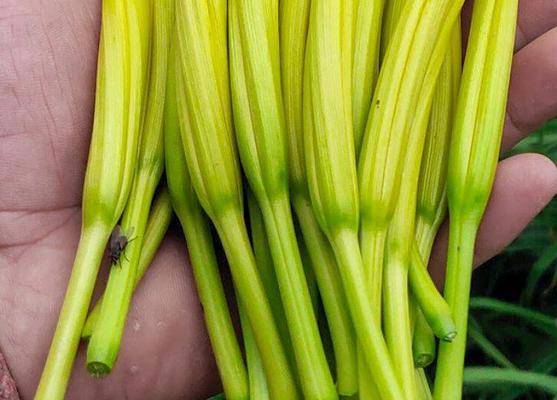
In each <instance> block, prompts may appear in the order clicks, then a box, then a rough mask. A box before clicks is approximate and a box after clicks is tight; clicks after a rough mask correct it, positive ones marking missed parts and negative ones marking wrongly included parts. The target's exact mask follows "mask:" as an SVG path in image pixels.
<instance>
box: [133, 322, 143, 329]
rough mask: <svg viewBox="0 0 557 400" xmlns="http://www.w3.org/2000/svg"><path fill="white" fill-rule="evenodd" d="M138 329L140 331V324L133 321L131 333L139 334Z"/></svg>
mask: <svg viewBox="0 0 557 400" xmlns="http://www.w3.org/2000/svg"><path fill="white" fill-rule="evenodd" d="M140 329H141V324H140V323H139V321H134V323H133V331H134V332H139V330H140Z"/></svg>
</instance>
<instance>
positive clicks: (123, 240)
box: [109, 225, 133, 265]
mask: <svg viewBox="0 0 557 400" xmlns="http://www.w3.org/2000/svg"><path fill="white" fill-rule="evenodd" d="M131 233H133V228H132V229H130V232H128V233H124V232H123V231H122V227H121V226H120V225H116V227H115V228H114V230H113V231H112V235H110V245H109V257H110V263H111V265H117V264H118V262H119V261H120V257H122V255H124V251H125V250H126V247H127V246H128V244H129V243H130V242H131V241H132V240H133V239H131V240H130V238H129V237H130V235H131ZM124 256H125V255H124Z"/></svg>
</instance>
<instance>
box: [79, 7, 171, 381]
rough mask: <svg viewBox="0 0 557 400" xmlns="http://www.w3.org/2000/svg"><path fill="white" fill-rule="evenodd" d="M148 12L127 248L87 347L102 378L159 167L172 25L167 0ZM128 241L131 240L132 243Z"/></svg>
mask: <svg viewBox="0 0 557 400" xmlns="http://www.w3.org/2000/svg"><path fill="white" fill-rule="evenodd" d="M139 3H141V4H139ZM139 3H138V5H137V6H136V7H137V9H138V11H137V12H138V14H139V13H140V12H141V11H140V10H141V8H142V7H143V8H144V10H143V12H145V13H146V15H149V14H148V13H147V10H150V8H151V5H150V3H149V2H146V3H142V2H139ZM132 8H133V7H132ZM152 11H153V17H152V20H153V27H154V29H153V30H154V38H153V43H152V57H151V62H152V64H151V68H150V84H149V91H148V95H146V98H147V103H146V104H147V106H146V109H145V114H144V122H143V126H142V135H141V144H140V153H139V157H138V162H137V167H136V170H135V176H134V180H133V186H132V190H131V193H130V196H129V199H128V203H127V206H126V209H125V210H124V214H123V217H122V229H123V232H125V233H126V234H127V235H130V237H129V238H128V244H127V246H126V247H124V249H123V250H122V255H121V258H120V260H119V261H118V264H119V266H113V268H112V269H111V271H110V275H109V278H108V283H107V286H106V290H105V294H104V301H103V302H102V304H101V311H100V315H99V319H98V320H97V323H96V325H95V328H94V329H93V334H92V335H91V338H90V340H89V345H88V347H87V368H88V370H89V372H90V373H91V374H92V375H93V376H104V375H106V374H107V373H109V372H110V371H111V370H112V368H113V366H114V363H115V362H116V359H117V357H118V353H119V350H120V343H121V340H122V335H123V333H124V327H125V323H126V318H127V314H128V309H129V305H130V302H131V298H132V294H133V289H134V288H135V282H136V276H137V275H138V274H137V267H138V263H139V257H140V254H141V246H142V244H143V236H144V234H145V228H146V225H147V220H148V217H149V210H150V208H151V202H152V200H153V196H154V193H155V190H156V187H157V185H158V182H159V180H160V177H161V175H162V172H163V168H164V147H163V129H162V125H163V113H164V98H165V92H166V78H167V71H168V50H169V43H170V32H171V27H172V24H173V19H172V18H173V2H171V1H170V0H164V1H159V2H157V3H156V4H155V5H154V6H153V10H152ZM144 18H148V19H146V20H145V19H143V20H141V21H140V22H141V23H148V22H149V21H150V18H149V17H145V16H144ZM141 44H143V43H141ZM135 100H136V99H135V98H134V101H135ZM131 235H133V237H131ZM134 238H135V239H136V240H133V239H134Z"/></svg>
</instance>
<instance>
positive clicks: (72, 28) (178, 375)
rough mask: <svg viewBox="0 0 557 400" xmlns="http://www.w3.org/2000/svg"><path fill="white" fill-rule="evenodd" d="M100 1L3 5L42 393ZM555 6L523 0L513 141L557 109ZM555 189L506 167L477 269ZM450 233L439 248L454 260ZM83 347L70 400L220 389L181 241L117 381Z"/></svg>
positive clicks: (14, 312)
mask: <svg viewBox="0 0 557 400" xmlns="http://www.w3.org/2000/svg"><path fill="white" fill-rule="evenodd" d="M99 21H100V1H91V0H58V1H52V2H44V1H41V0H2V4H1V5H0V349H1V350H2V352H3V353H4V356H5V357H6V360H7V363H8V365H9V367H10V369H11V372H12V374H13V376H14V378H15V380H16V382H17V384H18V388H19V390H20V394H21V396H22V397H23V398H32V396H33V394H34V391H35V388H36V386H37V384H38V380H39V377H40V373H41V371H42V366H43V363H44V361H45V358H46V354H47V351H48V346H49V344H50V340H51V336H52V334H53V331H54V327H55V324H56V321H57V318H58V312H59V308H60V305H61V302H62V300H63V296H64V292H65V289H66V285H67V281H68V278H69V274H70V270H71V265H72V262H73V257H74V253H75V249H76V246H77V241H78V238H79V230H80V222H81V221H80V218H81V215H80V201H81V189H82V181H83V175H84V171H85V165H86V161H87V152H88V146H89V137H90V130H91V123H92V114H93V100H94V86H95V68H96V53H97V41H98V30H99V26H100V24H99ZM556 27H557V4H556V2H555V1H553V0H523V1H522V2H521V16H520V21H519V30H518V38H517V54H516V57H515V66H514V71H513V78H512V85H511V98H510V101H509V113H508V118H507V127H506V136H505V146H506V147H509V146H511V145H512V144H514V143H516V141H518V140H519V139H520V138H522V137H523V136H524V135H525V134H526V133H528V132H531V131H532V130H533V129H535V128H536V127H537V126H539V125H541V124H542V123H544V122H545V121H546V120H547V119H549V118H551V117H553V116H555V115H556V114H557V28H556ZM556 193H557V169H556V168H555V166H554V164H553V163H552V162H551V161H549V160H547V159H546V158H544V157H542V156H539V155H521V156H516V157H513V158H511V159H508V160H505V161H503V162H502V163H501V165H500V168H499V171H498V175H497V181H496V186H495V190H494V194H493V198H492V202H491V204H490V207H489V210H488V213H487V215H486V218H485V221H484V224H483V227H482V230H481V233H480V238H479V242H478V249H477V255H478V259H477V261H478V263H480V262H482V261H484V260H486V259H487V258H489V257H491V256H493V255H494V254H496V253H497V252H498V251H500V250H501V249H502V248H503V247H504V246H505V245H506V244H508V243H509V242H510V241H511V240H512V239H513V238H514V237H515V236H516V235H517V234H518V233H519V232H520V231H521V230H522V229H523V227H524V226H525V225H526V224H527V223H528V222H529V221H530V220H531V219H532V218H533V217H534V216H535V215H536V214H537V213H538V212H539V211H540V210H541V209H542V208H543V207H544V206H545V205H546V204H547V202H548V201H549V200H550V199H551V198H552V197H553V196H554V195H555V194H556ZM443 243H444V239H443V237H442V238H441V240H440V241H439V243H438V246H437V249H436V251H435V253H434V260H435V261H436V262H434V265H433V266H432V267H433V268H434V271H435V273H436V274H437V276H438V277H439V276H440V274H441V272H440V271H441V266H442V264H443V262H442V259H443V256H442V254H443V252H444V250H443V247H444V245H443ZM84 362H85V361H84V352H83V351H80V353H79V356H78V359H77V361H76V363H77V364H76V368H75V370H74V375H73V376H72V379H71V383H70V387H69V389H68V397H67V398H68V399H83V400H87V399H114V398H129V399H140V398H147V399H154V398H156V399H200V398H204V397H206V396H208V395H209V394H211V393H214V392H215V391H216V390H218V379H217V376H216V368H215V366H214V361H213V359H212V356H211V351H210V346H209V342H208V339H207V337H206V333H205V330H204V327H203V319H202V311H201V307H200V306H199V304H198V301H197V297H196V293H195V285H194V282H193V279H192V276H191V272H190V268H189V266H188V262H187V257H186V252H185V248H184V246H183V244H182V243H181V240H178V239H177V238H176V237H175V235H174V234H173V233H170V234H169V235H168V237H167V238H166V239H165V241H164V243H163V245H162V247H161V249H160V251H159V253H158V255H157V257H156V259H155V261H154V265H153V266H152V268H151V269H150V271H149V272H148V273H147V275H146V277H145V279H144V280H143V282H142V283H141V284H140V286H139V287H138V290H137V292H136V295H135V296H134V300H133V305H132V308H131V311H130V315H129V318H128V324H127V330H126V334H125V338H124V341H123V344H122V352H121V355H120V358H119V360H118V363H117V365H116V367H115V369H114V371H113V373H112V375H111V376H110V377H108V378H106V379H104V380H100V381H98V380H94V379H92V378H90V377H89V376H88V375H87V373H86V371H85V368H84Z"/></svg>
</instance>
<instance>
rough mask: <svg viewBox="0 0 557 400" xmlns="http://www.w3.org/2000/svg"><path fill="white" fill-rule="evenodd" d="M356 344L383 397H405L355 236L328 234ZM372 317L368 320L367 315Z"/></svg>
mask: <svg viewBox="0 0 557 400" xmlns="http://www.w3.org/2000/svg"><path fill="white" fill-rule="evenodd" d="M331 243H332V245H333V249H334V251H335V256H336V258H337V261H338V264H339V269H340V272H341V274H340V275H341V278H342V282H343V285H344V291H345V293H346V297H347V300H348V305H349V307H350V312H351V314H352V320H353V323H354V329H355V330H356V334H357V335H358V343H359V345H360V348H361V351H362V352H363V353H364V357H365V361H366V362H367V366H368V368H369V370H370V371H373V374H374V375H373V379H374V381H375V382H376V384H377V389H378V390H379V393H380V395H381V398H382V399H385V400H390V399H392V400H394V399H403V398H405V397H404V395H403V394H402V392H401V391H400V388H399V387H400V386H399V383H398V380H397V378H396V375H395V373H394V370H393V367H392V364H391V359H390V356H389V354H388V351H387V347H386V344H385V341H384V339H383V335H382V334H381V327H380V326H379V325H377V324H376V319H375V318H376V317H375V316H374V310H373V309H372V307H371V303H370V302H369V295H368V291H367V285H366V283H365V278H364V271H363V266H362V259H361V256H360V251H359V245H358V238H357V235H356V234H355V233H353V232H350V231H349V230H344V231H339V232H336V233H334V234H333V235H332V236H331ZM370 316H371V318H372V320H371V321H369V318H370Z"/></svg>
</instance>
